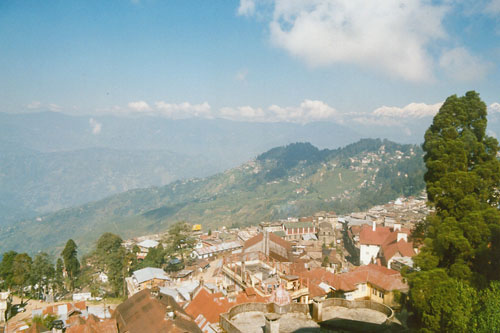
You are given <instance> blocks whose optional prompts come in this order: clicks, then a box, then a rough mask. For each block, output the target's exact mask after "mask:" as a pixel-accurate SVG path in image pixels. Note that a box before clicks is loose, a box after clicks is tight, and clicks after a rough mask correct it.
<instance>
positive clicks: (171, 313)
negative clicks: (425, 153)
mask: <svg viewBox="0 0 500 333" xmlns="http://www.w3.org/2000/svg"><path fill="white" fill-rule="evenodd" d="M165 319H167V320H169V319H175V313H174V309H173V308H172V306H171V305H168V306H167V312H166V313H165Z"/></svg>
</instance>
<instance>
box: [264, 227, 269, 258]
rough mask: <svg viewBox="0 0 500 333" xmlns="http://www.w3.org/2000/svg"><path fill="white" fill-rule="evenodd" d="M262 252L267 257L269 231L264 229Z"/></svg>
mask: <svg viewBox="0 0 500 333" xmlns="http://www.w3.org/2000/svg"><path fill="white" fill-rule="evenodd" d="M264 253H265V254H266V256H268V257H269V231H267V230H266V231H264Z"/></svg>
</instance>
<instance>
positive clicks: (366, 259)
mask: <svg viewBox="0 0 500 333" xmlns="http://www.w3.org/2000/svg"><path fill="white" fill-rule="evenodd" d="M379 251H380V246H378V245H364V244H361V246H360V251H359V262H360V264H361V265H368V264H370V262H371V261H372V258H377V255H378V252H379Z"/></svg>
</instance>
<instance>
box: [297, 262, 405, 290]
mask: <svg viewBox="0 0 500 333" xmlns="http://www.w3.org/2000/svg"><path fill="white" fill-rule="evenodd" d="M295 274H297V275H299V276H300V277H302V278H308V279H309V292H310V297H315V296H322V295H325V294H327V291H325V290H323V289H322V288H320V287H319V284H320V283H321V282H324V283H326V284H328V285H330V286H332V287H333V288H334V289H335V290H341V291H353V290H356V288H357V285H358V284H360V283H367V282H369V283H370V284H373V285H375V286H377V287H379V288H381V289H384V290H387V291H391V290H396V289H397V290H406V289H408V286H407V284H406V283H404V282H403V278H402V277H401V274H400V273H399V272H398V271H395V270H392V269H389V268H386V267H383V266H378V265H374V264H370V265H365V266H360V267H358V268H356V269H355V270H353V271H351V272H348V273H342V274H333V273H330V272H329V271H327V270H326V269H324V268H315V269H311V270H310V271H308V270H300V271H295Z"/></svg>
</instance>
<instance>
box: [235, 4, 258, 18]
mask: <svg viewBox="0 0 500 333" xmlns="http://www.w3.org/2000/svg"><path fill="white" fill-rule="evenodd" d="M254 12H255V0H241V1H240V6H239V7H238V15H241V16H250V15H253V13H254Z"/></svg>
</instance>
